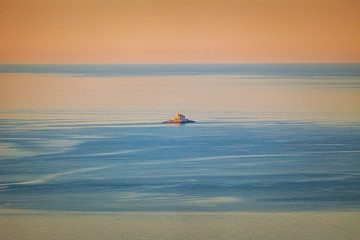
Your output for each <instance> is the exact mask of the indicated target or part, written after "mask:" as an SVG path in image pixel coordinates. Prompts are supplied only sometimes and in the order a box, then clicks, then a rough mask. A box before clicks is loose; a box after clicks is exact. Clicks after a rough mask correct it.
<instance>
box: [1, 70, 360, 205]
mask: <svg viewBox="0 0 360 240" xmlns="http://www.w3.org/2000/svg"><path fill="white" fill-rule="evenodd" d="M359 69H360V67H359V65H356V64H335V65H334V64H333V65H331V64H298V65H296V64H294V65H291V64H290V65H287V64H285V65H272V64H266V65H256V64H250V65H246V64H245V65H244V64H243V65H95V66H89V65H1V66H0V72H1V74H8V73H22V74H25V73H26V74H27V75H26V76H29V75H37V74H45V75H49V81H51V75H57V76H60V77H64V78H66V77H69V76H74V75H78V77H92V78H100V77H102V78H103V77H109V76H111V77H114V76H117V77H120V78H121V77H124V76H125V77H128V76H130V75H131V76H134V75H136V76H140V75H141V76H143V77H145V78H146V77H147V76H153V75H156V76H167V77H168V78H169V81H171V78H172V76H179V75H182V76H185V77H186V76H194V75H201V76H202V77H203V78H205V79H206V78H207V77H208V76H218V75H221V76H223V75H227V74H228V75H236V76H237V75H241V76H243V77H245V76H246V77H249V75H250V76H252V78H254V79H258V78H261V79H265V80H267V79H274V78H275V79H283V80H281V81H270V82H269V83H268V84H270V85H271V84H277V85H287V84H288V83H289V82H286V79H287V78H290V77H291V78H292V79H293V78H299V82H298V83H297V84H300V85H305V86H306V87H307V88H311V89H312V88H314V85H315V86H317V87H318V85H321V86H323V85H327V86H331V87H332V89H334V91H338V89H337V88H339V89H344V88H347V89H348V90H349V91H350V90H351V91H355V92H358V91H359V90H358V89H359V86H360V80H359V79H360V70H359ZM1 74H0V76H2V75H1ZM3 76H5V75H3ZM310 78H311V79H312V81H303V80H304V79H307V80H309V79H310ZM333 78H336V79H338V81H336V82H334V81H333ZM284 79H285V80H284ZM314 79H315V80H314ZM329 79H330V80H329ZM149 81H151V78H149ZM205 81H206V80H205ZM350 83H351V84H350ZM188 87H189V88H191V86H188ZM314 89H315V90H316V89H317V88H314ZM339 91H340V90H339ZM199 109H200V110H199ZM264 109H266V108H264ZM264 109H262V110H261V111H259V110H256V109H252V110H248V111H244V110H242V109H236V108H233V109H231V110H229V109H227V110H224V111H218V109H217V110H216V111H215V110H213V111H212V110H211V109H209V108H207V110H206V111H205V110H203V111H202V110H201V106H198V107H197V108H193V109H189V110H188V111H186V112H183V113H184V114H186V116H187V117H188V118H190V119H192V120H195V121H196V123H192V124H185V125H180V126H176V125H172V124H163V123H162V121H164V120H167V119H169V118H171V117H174V116H173V115H174V114H175V113H176V110H177V109H174V111H175V112H174V111H173V112H171V111H169V110H168V109H167V108H166V109H165V108H161V106H154V107H153V108H152V109H148V108H147V109H145V110H142V111H139V109H127V108H126V109H125V108H121V109H106V110H105V109H101V108H98V109H90V110H88V109H87V110H83V111H74V110H71V109H62V110H58V109H45V110H44V109H10V110H9V109H6V110H2V111H1V114H2V115H1V119H0V141H1V142H0V144H1V145H0V147H1V154H0V206H1V207H2V208H10V209H43V210H83V211H319V210H324V211H337V210H359V208H360V131H359V130H360V118H359V116H360V115H359V112H358V111H346V112H343V111H341V109H340V110H339V109H337V110H334V111H333V112H332V111H328V110H327V111H320V112H316V111H315V112H310V113H309V112H306V111H305V112H304V111H299V112H296V111H289V112H287V111H284V110H283V109H280V108H279V109H277V108H276V106H275V108H272V109H271V110H267V111H266V110H264Z"/></svg>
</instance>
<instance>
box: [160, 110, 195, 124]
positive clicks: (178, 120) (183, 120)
mask: <svg viewBox="0 0 360 240" xmlns="http://www.w3.org/2000/svg"><path fill="white" fill-rule="evenodd" d="M193 122H195V121H192V120H190V119H186V118H185V115H182V114H179V113H178V112H177V113H176V117H175V118H172V119H171V120H167V121H165V122H163V123H193Z"/></svg>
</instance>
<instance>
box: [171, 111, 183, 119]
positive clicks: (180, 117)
mask: <svg viewBox="0 0 360 240" xmlns="http://www.w3.org/2000/svg"><path fill="white" fill-rule="evenodd" d="M171 120H173V121H179V120H185V115H182V114H179V112H177V113H176V117H175V118H172V119H171Z"/></svg>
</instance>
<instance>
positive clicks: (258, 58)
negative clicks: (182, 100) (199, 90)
mask: <svg viewBox="0 0 360 240" xmlns="http://www.w3.org/2000/svg"><path fill="white" fill-rule="evenodd" d="M359 12H360V1H359V0H301V1H300V0H299V1H296V0H243V1H241V0H51V1H49V0H0V36H1V37H0V63H230V62H231V63H245V62H246V63H267V62H269V63H282V62H284V63H288V62H360V26H359V25H360V24H359V23H360V14H359Z"/></svg>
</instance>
